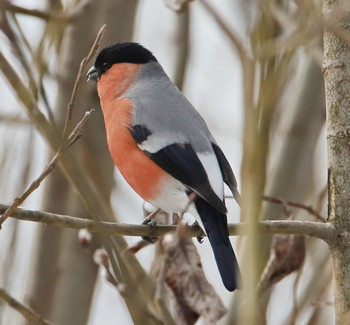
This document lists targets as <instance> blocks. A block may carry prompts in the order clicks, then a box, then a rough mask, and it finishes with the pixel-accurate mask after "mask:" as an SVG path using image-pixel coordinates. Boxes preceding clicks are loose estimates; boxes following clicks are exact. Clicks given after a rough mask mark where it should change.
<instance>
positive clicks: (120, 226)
mask: <svg viewBox="0 0 350 325" xmlns="http://www.w3.org/2000/svg"><path fill="white" fill-rule="evenodd" d="M6 209H8V206H5V205H3V204H0V213H1V212H2V211H5V210H6ZM11 217H13V218H15V219H19V220H25V221H35V222H41V223H44V224H46V225H53V226H58V227H65V228H71V229H82V228H86V229H88V230H89V231H91V232H103V233H105V234H109V235H122V236H138V237H144V236H145V237H150V236H152V237H160V236H164V235H165V234H167V233H168V232H172V231H175V230H176V229H177V228H176V226H152V227H150V226H147V225H132V224H125V223H115V222H99V221H93V220H88V219H80V218H75V217H71V216H64V215H60V214H55V213H49V212H41V211H34V210H25V209H22V208H17V209H15V210H14V211H13V212H12V215H11ZM259 227H261V230H262V231H264V232H266V233H269V234H298V235H305V236H311V237H316V238H319V239H322V240H325V241H329V240H331V238H332V236H333V226H332V225H331V224H328V223H321V222H311V221H297V220H283V221H282V220H273V221H261V222H260V223H259ZM228 228H229V233H230V235H231V236H237V235H245V234H247V231H248V224H246V223H230V224H229V225H228ZM203 235H205V234H203V232H202V230H201V228H200V227H197V226H189V227H187V229H186V236H188V237H198V236H203Z"/></svg>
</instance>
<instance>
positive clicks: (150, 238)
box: [141, 218, 158, 244]
mask: <svg viewBox="0 0 350 325" xmlns="http://www.w3.org/2000/svg"><path fill="white" fill-rule="evenodd" d="M142 224H143V225H146V226H148V227H150V229H151V233H152V229H153V228H154V227H156V226H157V222H155V221H152V220H150V219H148V220H147V218H146V219H145V221H144V222H142ZM141 238H142V239H143V240H145V241H147V242H149V243H152V244H153V243H155V242H156V241H157V240H158V237H153V236H152V235H150V236H141Z"/></svg>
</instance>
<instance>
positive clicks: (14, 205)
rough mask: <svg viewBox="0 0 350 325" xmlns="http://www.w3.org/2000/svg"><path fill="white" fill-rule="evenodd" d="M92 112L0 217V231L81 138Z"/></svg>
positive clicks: (87, 114) (89, 112)
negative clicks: (83, 128) (5, 222)
mask: <svg viewBox="0 0 350 325" xmlns="http://www.w3.org/2000/svg"><path fill="white" fill-rule="evenodd" d="M91 112H92V111H88V112H85V114H84V116H83V118H82V119H81V121H80V122H79V123H78V124H77V125H76V127H75V128H74V130H73V131H72V133H71V134H70V135H69V137H68V138H67V144H66V145H64V146H61V147H59V149H58V150H57V152H56V154H55V155H54V157H53V158H52V159H51V161H50V162H49V164H48V165H47V166H46V167H45V169H44V170H43V172H42V173H41V174H40V175H39V177H37V178H36V179H35V180H34V181H33V182H32V183H31V184H30V186H29V187H28V188H27V189H26V190H25V191H24V193H23V194H22V195H21V196H20V197H17V198H15V199H14V201H13V203H12V204H11V205H10V206H9V207H8V208H7V209H6V210H5V211H4V213H3V215H2V216H1V217H0V229H1V226H2V224H3V223H4V221H5V220H6V219H7V218H8V217H9V216H10V215H11V214H12V213H13V212H14V211H15V209H16V208H17V207H18V206H19V205H21V204H22V203H23V202H24V201H25V200H26V199H27V198H28V196H29V195H30V194H32V193H33V192H34V191H35V190H36V189H37V188H38V187H39V186H40V184H41V182H42V181H43V180H44V179H45V178H46V177H47V176H48V175H49V174H50V173H51V172H52V171H53V170H54V169H55V168H56V166H57V163H58V162H59V160H60V159H61V158H62V156H63V155H64V154H65V152H66V151H67V150H68V149H69V148H70V147H71V146H72V145H73V144H74V143H75V142H76V141H77V140H78V139H79V138H80V137H81V128H82V127H83V125H84V124H85V122H86V121H87V119H88V118H89V116H90V114H91Z"/></svg>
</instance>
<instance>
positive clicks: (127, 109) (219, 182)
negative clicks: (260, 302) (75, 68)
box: [87, 42, 241, 291]
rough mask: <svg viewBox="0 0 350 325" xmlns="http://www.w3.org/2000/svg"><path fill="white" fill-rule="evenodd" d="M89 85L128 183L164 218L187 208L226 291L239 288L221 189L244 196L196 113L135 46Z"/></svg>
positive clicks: (111, 51) (104, 58)
mask: <svg viewBox="0 0 350 325" xmlns="http://www.w3.org/2000/svg"><path fill="white" fill-rule="evenodd" d="M87 79H88V80H93V81H95V82H96V83H97V92H98V96H99V98H100V105H101V108H102V111H103V116H104V122H105V128H106V135H107V144H108V148H109V151H110V154H111V157H112V159H113V161H114V163H115V165H116V166H117V168H118V169H119V171H120V173H121V174H122V176H123V177H124V178H125V180H126V181H127V183H128V184H129V185H130V186H131V187H132V188H133V190H134V191H135V192H136V193H137V194H138V195H139V196H141V197H142V198H143V199H144V200H145V201H147V202H149V203H151V204H152V205H154V206H155V207H157V208H159V209H162V210H164V211H165V212H168V213H181V212H183V211H184V209H186V208H188V210H187V211H188V212H189V213H191V214H192V215H193V216H194V217H195V218H196V219H197V220H199V221H200V222H201V223H202V225H203V226H204V230H205V232H206V234H207V236H208V238H209V242H210V244H211V247H212V250H213V253H214V257H215V260H216V264H217V267H218V270H219V273H220V275H221V278H222V282H223V284H224V286H225V288H226V289H227V290H228V291H234V290H235V289H239V288H240V283H241V274H240V269H239V266H238V262H237V259H236V255H235V253H234V250H233V248H232V245H231V243H230V239H229V232H228V227H227V209H226V206H225V197H224V183H225V184H226V185H227V186H228V187H229V189H230V191H231V192H232V194H233V196H234V198H235V199H236V201H237V203H239V198H240V195H239V192H238V189H237V182H236V179H235V176H234V173H233V171H232V169H231V167H230V164H229V162H228V160H227V159H226V157H225V155H224V153H223V151H222V150H221V149H220V147H219V145H218V144H217V142H216V141H215V140H214V138H213V136H212V134H211V132H210V131H209V129H208V127H207V125H206V123H205V121H204V120H203V118H202V117H201V115H200V114H199V112H198V111H197V110H196V109H195V108H194V107H193V106H192V104H191V103H190V102H189V101H188V99H187V98H186V97H185V96H184V95H183V93H182V92H181V91H180V90H179V89H178V88H177V87H176V86H175V84H174V83H173V82H172V81H171V79H170V78H169V77H168V75H167V74H166V72H165V71H164V69H163V68H162V66H161V65H160V63H159V62H158V60H157V59H156V57H155V56H154V55H153V53H152V52H151V51H149V50H148V49H146V48H145V47H143V46H142V45H141V44H139V43H136V42H122V43H116V44H112V45H110V46H107V47H105V48H104V49H102V50H101V51H100V52H99V54H98V55H97V57H96V60H95V63H94V65H93V66H92V67H91V68H90V69H89V70H88V72H87Z"/></svg>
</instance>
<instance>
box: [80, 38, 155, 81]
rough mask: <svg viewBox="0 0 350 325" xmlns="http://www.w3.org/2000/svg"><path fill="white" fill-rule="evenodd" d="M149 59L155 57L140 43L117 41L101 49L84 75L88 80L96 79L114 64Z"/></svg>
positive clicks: (146, 61)
mask: <svg viewBox="0 0 350 325" xmlns="http://www.w3.org/2000/svg"><path fill="white" fill-rule="evenodd" d="M151 61H157V59H156V58H155V57H154V55H153V54H152V53H151V52H150V51H149V50H147V49H146V48H144V47H143V46H142V45H140V44H138V43H133V42H125V43H117V44H114V45H111V46H108V47H106V48H104V49H103V50H101V52H100V53H99V54H98V56H97V58H96V61H95V64H94V65H93V66H92V67H91V68H90V70H89V71H88V73H87V74H86V77H87V79H88V80H93V81H98V79H99V78H100V77H101V76H102V75H103V74H104V73H105V72H106V71H108V70H109V69H110V68H111V67H112V65H114V64H118V63H134V64H145V63H148V62H151Z"/></svg>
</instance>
